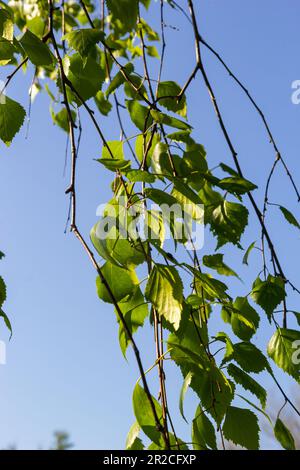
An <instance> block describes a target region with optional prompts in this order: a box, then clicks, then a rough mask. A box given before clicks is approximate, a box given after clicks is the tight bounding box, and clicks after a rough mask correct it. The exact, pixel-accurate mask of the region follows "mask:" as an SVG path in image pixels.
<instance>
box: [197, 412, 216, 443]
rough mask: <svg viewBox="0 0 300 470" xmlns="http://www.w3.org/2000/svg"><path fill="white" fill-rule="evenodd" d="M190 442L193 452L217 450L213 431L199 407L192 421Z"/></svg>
mask: <svg viewBox="0 0 300 470" xmlns="http://www.w3.org/2000/svg"><path fill="white" fill-rule="evenodd" d="M192 442H193V448H194V449H195V450H204V449H208V448H210V449H217V441H216V433H215V429H214V427H213V425H212V423H211V422H210V420H209V419H208V417H207V416H206V414H205V412H204V411H203V410H202V408H201V406H200V405H199V406H198V407H197V410H196V414H195V418H194V419H193V425H192Z"/></svg>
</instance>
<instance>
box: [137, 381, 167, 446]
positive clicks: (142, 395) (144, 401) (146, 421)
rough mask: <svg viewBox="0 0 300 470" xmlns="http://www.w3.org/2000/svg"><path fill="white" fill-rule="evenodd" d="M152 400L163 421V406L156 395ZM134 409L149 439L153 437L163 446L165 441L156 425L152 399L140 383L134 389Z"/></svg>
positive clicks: (159, 417)
mask: <svg viewBox="0 0 300 470" xmlns="http://www.w3.org/2000/svg"><path fill="white" fill-rule="evenodd" d="M152 400H153V403H154V407H155V410H156V414H157V417H158V419H159V420H160V421H161V420H162V410H161V406H160V404H159V403H158V401H157V400H155V398H154V397H152ZM133 410H134V414H135V417H136V420H137V422H138V424H139V426H140V427H141V428H142V430H143V432H144V433H145V434H146V436H148V437H149V439H151V441H153V442H155V444H157V445H158V446H161V445H162V443H163V441H162V435H161V433H160V432H159V431H158V430H157V426H156V424H157V423H156V421H155V418H154V415H153V411H152V408H151V404H150V401H149V399H148V396H147V394H146V392H145V390H144V389H143V387H141V386H140V385H139V384H138V383H137V384H136V386H135V388H134V391H133Z"/></svg>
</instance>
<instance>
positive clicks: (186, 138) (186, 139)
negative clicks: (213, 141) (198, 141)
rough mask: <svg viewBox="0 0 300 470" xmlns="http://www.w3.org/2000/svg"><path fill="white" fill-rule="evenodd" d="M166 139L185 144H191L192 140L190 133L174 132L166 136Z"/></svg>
mask: <svg viewBox="0 0 300 470" xmlns="http://www.w3.org/2000/svg"><path fill="white" fill-rule="evenodd" d="M167 137H168V139H171V140H174V141H175V142H183V143H185V144H191V143H193V139H192V137H191V131H190V130H187V131H176V132H173V133H171V134H168V135H167Z"/></svg>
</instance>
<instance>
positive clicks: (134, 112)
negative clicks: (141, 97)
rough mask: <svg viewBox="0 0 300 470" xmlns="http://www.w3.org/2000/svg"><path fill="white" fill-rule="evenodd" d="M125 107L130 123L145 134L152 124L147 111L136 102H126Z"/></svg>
mask: <svg viewBox="0 0 300 470" xmlns="http://www.w3.org/2000/svg"><path fill="white" fill-rule="evenodd" d="M126 106H127V109H128V111H129V114H130V117H131V120H132V122H133V123H134V124H135V125H136V127H137V128H138V129H140V131H142V132H146V131H147V129H148V128H149V127H150V126H151V125H152V122H153V119H152V117H151V115H150V111H149V109H148V108H146V106H142V105H141V104H140V103H139V102H138V101H137V100H126Z"/></svg>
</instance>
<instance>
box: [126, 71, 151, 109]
mask: <svg viewBox="0 0 300 470" xmlns="http://www.w3.org/2000/svg"><path fill="white" fill-rule="evenodd" d="M128 65H129V64H128ZM128 78H129V80H128V81H127V80H126V81H124V92H125V95H127V96H128V98H132V99H133V100H139V101H141V100H143V99H144V98H143V97H145V98H147V97H148V96H147V90H146V88H145V86H144V84H143V83H144V81H143V79H142V78H141V77H139V76H137V75H134V74H130V75H129V76H128Z"/></svg>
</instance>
